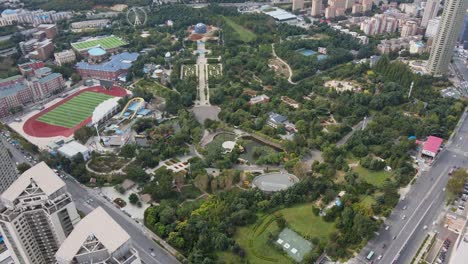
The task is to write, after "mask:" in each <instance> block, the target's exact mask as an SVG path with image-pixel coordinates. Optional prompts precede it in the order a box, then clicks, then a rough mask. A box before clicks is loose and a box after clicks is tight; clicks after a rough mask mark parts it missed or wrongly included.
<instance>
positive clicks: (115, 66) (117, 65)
mask: <svg viewBox="0 0 468 264" xmlns="http://www.w3.org/2000/svg"><path fill="white" fill-rule="evenodd" d="M137 58H138V53H136V52H134V53H128V52H123V53H120V54H117V55H113V56H112V57H111V58H110V60H109V61H107V62H104V63H101V64H89V63H87V62H83V61H82V62H78V63H77V64H76V68H77V69H84V70H95V71H107V72H116V71H119V70H127V69H129V68H130V67H131V66H132V63H133V62H134V61H136V59H137Z"/></svg>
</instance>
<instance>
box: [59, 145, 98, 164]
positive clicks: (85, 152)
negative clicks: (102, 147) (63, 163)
mask: <svg viewBox="0 0 468 264" xmlns="http://www.w3.org/2000/svg"><path fill="white" fill-rule="evenodd" d="M57 152H58V153H60V154H61V155H62V156H64V157H66V158H68V159H72V158H74V157H76V155H78V154H81V155H82V156H83V159H84V160H85V161H86V160H88V159H89V158H90V157H91V152H90V150H89V149H88V148H87V147H86V146H84V145H83V144H80V143H78V142H76V141H71V142H69V143H66V144H64V145H63V146H61V147H60V148H58V149H57Z"/></svg>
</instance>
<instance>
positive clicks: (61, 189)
mask: <svg viewBox="0 0 468 264" xmlns="http://www.w3.org/2000/svg"><path fill="white" fill-rule="evenodd" d="M1 200H2V204H3V205H4V206H3V208H1V210H0V230H1V232H2V234H3V238H4V240H5V243H6V245H7V247H8V248H9V249H10V252H11V256H12V258H13V260H14V262H15V263H21V264H50V263H55V256H54V255H55V252H56V251H57V250H58V248H59V246H60V245H61V244H62V243H63V241H64V240H65V238H66V237H67V236H68V235H69V234H70V233H71V232H72V231H73V227H74V225H75V224H76V223H77V222H78V221H79V220H80V216H79V215H78V213H77V211H76V208H75V204H74V202H73V201H72V199H71V196H70V194H69V193H68V192H67V189H66V186H65V182H63V181H62V179H60V178H59V177H58V176H57V175H56V174H55V173H54V172H53V171H52V170H51V169H50V168H49V167H48V166H47V165H46V164H45V163H44V162H41V163H39V164H37V165H35V166H34V167H32V168H30V169H29V170H27V171H25V172H24V173H23V174H21V176H20V177H19V178H18V179H17V180H16V181H15V182H13V184H12V185H11V186H10V187H9V188H8V189H7V190H6V191H5V192H3V194H2V195H1Z"/></svg>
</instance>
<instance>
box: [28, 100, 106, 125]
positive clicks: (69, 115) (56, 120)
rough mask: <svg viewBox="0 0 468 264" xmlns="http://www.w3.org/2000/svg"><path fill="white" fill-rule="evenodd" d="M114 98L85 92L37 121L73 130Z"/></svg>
mask: <svg viewBox="0 0 468 264" xmlns="http://www.w3.org/2000/svg"><path fill="white" fill-rule="evenodd" d="M110 98H113V96H110V95H107V94H102V93H95V92H83V93H81V94H79V95H77V96H75V97H73V98H72V99H71V100H69V101H67V102H65V103H64V104H62V105H60V106H58V107H57V108H55V109H53V110H52V111H50V112H48V113H46V114H44V115H42V116H40V117H39V118H38V119H37V120H39V121H41V122H44V123H47V124H49V125H54V126H61V127H66V128H73V127H75V126H77V125H78V124H80V123H81V122H83V120H85V119H86V118H88V117H89V116H91V115H92V114H93V111H94V109H95V108H96V107H97V106H98V105H99V104H100V103H102V102H104V101H105V100H107V99H110Z"/></svg>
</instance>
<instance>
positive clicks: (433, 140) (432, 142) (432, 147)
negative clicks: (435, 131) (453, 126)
mask: <svg viewBox="0 0 468 264" xmlns="http://www.w3.org/2000/svg"><path fill="white" fill-rule="evenodd" d="M443 141H444V140H443V139H441V138H439V137H434V136H429V138H427V140H426V143H424V148H423V150H422V154H424V155H427V156H429V157H432V158H435V156H436V155H437V153H438V152H439V149H440V145H442V142H443Z"/></svg>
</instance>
